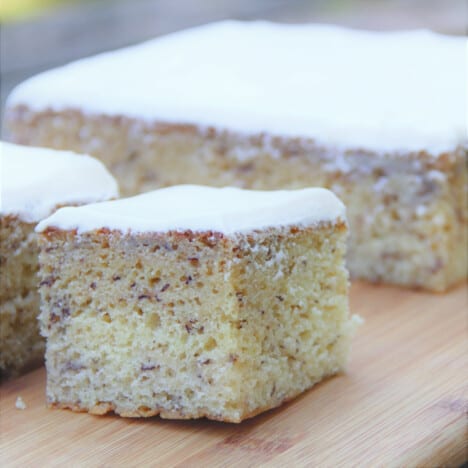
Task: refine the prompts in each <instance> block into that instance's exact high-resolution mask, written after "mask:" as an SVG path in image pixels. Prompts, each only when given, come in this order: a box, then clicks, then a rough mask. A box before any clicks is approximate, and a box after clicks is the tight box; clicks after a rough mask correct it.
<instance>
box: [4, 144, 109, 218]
mask: <svg viewBox="0 0 468 468" xmlns="http://www.w3.org/2000/svg"><path fill="white" fill-rule="evenodd" d="M0 181H1V185H0V189H1V190H0V214H2V215H5V214H13V215H17V216H19V217H20V218H21V219H22V220H23V221H26V222H35V221H39V220H40V219H43V218H45V217H46V216H49V215H50V213H51V212H52V211H53V210H54V209H55V208H56V207H57V205H65V204H68V203H89V202H96V201H101V200H108V199H109V198H114V197H117V196H118V189H117V184H116V182H115V180H114V179H113V177H112V176H111V175H110V174H109V172H108V171H107V169H106V168H105V167H104V166H103V165H102V164H101V163H100V162H99V161H97V160H96V159H94V158H92V157H91V156H85V155H81V154H75V153H71V152H69V151H56V150H51V149H45V148H31V147H27V146H18V145H12V144H9V143H3V142H0Z"/></svg>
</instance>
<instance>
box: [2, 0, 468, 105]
mask: <svg viewBox="0 0 468 468" xmlns="http://www.w3.org/2000/svg"><path fill="white" fill-rule="evenodd" d="M467 3H468V2H467V1H466V0H0V78H1V82H0V97H1V109H2V110H3V105H4V103H5V99H6V97H7V95H8V93H9V92H10V90H11V89H12V88H13V87H14V86H15V85H16V84H17V83H19V82H20V81H22V80H24V79H25V78H27V77H29V76H31V75H34V74H36V73H38V72H40V71H43V70H46V69H48V68H51V67H55V66H58V65H61V64H64V63H66V62H69V61H71V60H75V59H77V58H80V57H84V56H87V55H92V54H95V53H97V52H100V51H104V50H110V49H115V48H119V47H122V46H125V45H129V44H134V43H137V42H140V41H142V40H145V39H148V38H152V37H155V36H158V35H161V34H167V33H169V32H172V31H177V30H180V29H184V28H188V27H190V26H196V25H200V24H203V23H208V22H212V21H217V20H221V19H226V18H235V19H242V20H253V19H269V20H272V21H279V22H289V23H295V22H301V23H303V22H319V23H335V24H341V25H346V26H351V27H357V28H364V29H381V30H384V29H410V28H429V29H433V30H435V31H439V32H443V33H447V34H466V28H467V19H468V11H467V10H468V7H467Z"/></svg>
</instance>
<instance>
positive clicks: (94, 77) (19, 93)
mask: <svg viewBox="0 0 468 468" xmlns="http://www.w3.org/2000/svg"><path fill="white" fill-rule="evenodd" d="M466 46H467V40H466V38H460V37H449V36H443V35H440V34H436V33H432V32H429V31H422V30H417V31H400V32H370V31H357V30H350V29H344V28H340V27H334V26H326V25H284V24H283V25H281V24H272V23H267V22H251V23H243V22H236V21H226V22H221V23H215V24H211V25H207V26H202V27H199V28H195V29H192V30H188V31H184V32H179V33H175V34H172V35H169V36H167V37H163V38H157V39H155V40H152V41H149V42H146V43H143V44H141V45H137V46H133V47H130V48H126V49H122V50H120V51H116V52H111V53H106V54H101V55H98V56H95V57H91V58H87V59H84V60H80V61H77V62H75V63H72V64H69V65H67V66H65V67H61V68H58V69H56V70H52V71H49V72H46V73H43V74H41V75H39V76H37V77H33V78H31V79H29V80H27V81H26V82H25V83H23V84H21V85H20V86H19V87H18V88H17V89H15V90H14V91H13V93H12V94H11V96H10V98H9V100H8V105H7V110H6V123H7V126H8V128H9V131H10V135H11V138H12V139H13V140H14V141H17V142H21V143H24V144H32V145H39V146H50V147H55V148H66V149H73V150H77V151H84V152H89V153H90V154H93V155H95V156H97V157H99V158H100V159H101V160H102V161H103V162H104V163H105V164H106V165H107V167H108V168H109V169H110V170H111V172H112V173H113V174H114V175H115V176H116V177H117V179H118V180H119V182H120V184H121V188H122V193H123V194H125V195H129V194H136V193H139V192H142V191H147V190H152V189H154V188H158V187H164V186H169V185H175V184H185V183H191V184H202V185H212V186H225V185H230V186H238V187H243V188H250V189H262V190H272V189H293V188H301V187H311V186H322V187H327V188H329V189H331V190H333V191H334V192H335V193H336V194H337V195H338V196H339V197H340V198H341V199H342V200H343V201H344V203H345V204H346V206H347V209H348V219H349V223H350V230H351V236H350V244H349V256H348V262H349V268H350V271H351V274H352V275H353V277H355V278H364V279H367V280H369V281H373V282H386V283H393V284H399V285H404V286H409V287H419V288H425V289H428V290H433V291H444V290H446V289H447V288H449V287H450V286H452V285H455V284H457V283H458V282H460V281H462V280H463V279H466V276H467V268H466V265H467V249H466V245H467V242H468V239H467V219H468V215H467V203H466V183H467V165H466V157H467V149H466V148H467V137H466V112H465V101H466V99H464V96H465V97H466V93H467V91H466V74H465V63H466V58H465V50H466Z"/></svg>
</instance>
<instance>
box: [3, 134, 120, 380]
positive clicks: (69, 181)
mask: <svg viewBox="0 0 468 468" xmlns="http://www.w3.org/2000/svg"><path fill="white" fill-rule="evenodd" d="M0 179H1V190H0V374H1V375H2V376H3V377H5V376H13V375H15V374H18V373H20V372H22V371H23V370H26V369H27V368H30V367H32V366H34V365H36V364H39V363H41V362H43V358H44V340H43V338H42V337H41V336H40V334H39V326H38V322H37V316H38V315H39V292H38V283H39V281H38V277H37V271H38V268H39V262H38V255H39V248H38V245H37V238H36V234H35V232H34V228H35V226H36V224H37V222H38V221H40V220H41V219H44V218H46V217H48V216H49V215H50V214H52V212H53V211H55V210H56V209H57V208H58V207H60V206H64V205H78V204H82V203H87V202H96V201H101V200H108V199H109V198H115V197H116V196H117V184H116V182H115V180H114V179H113V177H112V176H111V175H110V173H109V172H108V171H107V170H106V169H105V167H104V166H103V164H102V163H101V162H99V161H98V160H96V159H93V158H91V157H90V156H85V155H78V154H74V153H70V152H64V151H55V150H49V149H44V148H31V147H24V146H18V145H12V144H8V143H2V142H0Z"/></svg>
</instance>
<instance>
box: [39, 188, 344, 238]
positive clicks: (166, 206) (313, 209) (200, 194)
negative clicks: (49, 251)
mask: <svg viewBox="0 0 468 468" xmlns="http://www.w3.org/2000/svg"><path fill="white" fill-rule="evenodd" d="M336 220H343V221H345V220H346V215H345V207H344V205H343V203H342V202H341V201H340V200H339V199H338V198H337V197H336V196H335V195H334V194H333V193H332V192H330V191H329V190H326V189H323V188H307V189H301V190H277V191H255V190H243V189H238V188H233V187H225V188H213V187H204V186H199V185H176V186H173V187H169V188H164V189H160V190H155V191H153V192H148V193H145V194H142V195H137V196H135V197H131V198H124V199H120V200H114V201H109V202H101V203H93V204H90V205H84V206H79V207H66V208H61V209H60V210H58V211H56V212H55V213H54V214H53V215H52V216H50V217H49V218H47V219H45V220H43V221H41V222H40V223H39V224H38V226H37V228H36V230H37V231H38V232H41V231H44V230H46V229H47V228H49V227H54V228H58V229H63V230H74V229H76V230H77V231H78V232H79V233H83V232H88V231H93V230H95V229H101V228H107V229H112V230H119V231H121V232H124V233H127V232H133V233H138V232H166V231H179V230H182V231H185V230H191V231H195V232H198V231H202V232H205V231H214V232H221V233H224V234H234V233H236V232H245V231H251V230H255V229H263V228H268V227H274V226H288V225H311V224H317V223H320V222H322V221H336Z"/></svg>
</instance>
